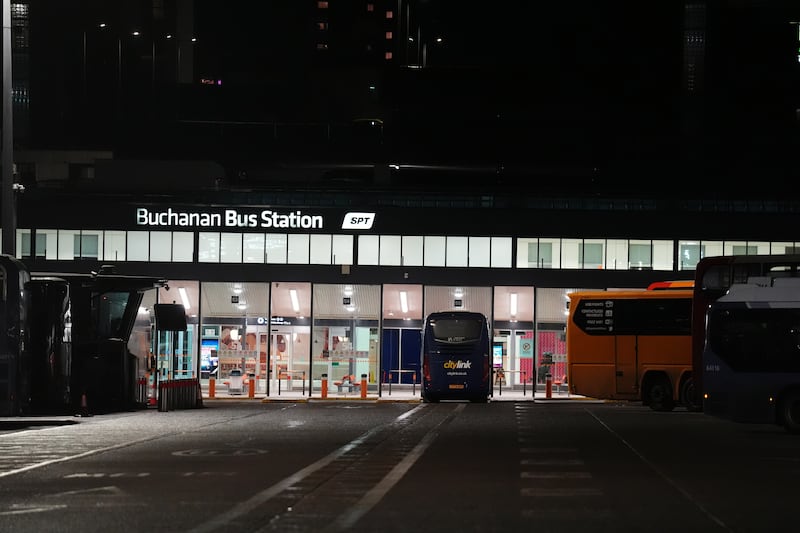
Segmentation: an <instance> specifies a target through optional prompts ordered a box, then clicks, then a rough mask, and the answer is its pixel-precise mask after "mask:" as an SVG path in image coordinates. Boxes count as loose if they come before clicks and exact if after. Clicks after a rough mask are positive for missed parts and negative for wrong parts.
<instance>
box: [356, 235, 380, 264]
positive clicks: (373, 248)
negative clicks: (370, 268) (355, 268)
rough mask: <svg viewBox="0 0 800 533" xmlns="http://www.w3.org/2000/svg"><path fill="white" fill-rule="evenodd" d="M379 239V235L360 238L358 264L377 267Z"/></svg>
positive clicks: (361, 236) (360, 236)
mask: <svg viewBox="0 0 800 533" xmlns="http://www.w3.org/2000/svg"><path fill="white" fill-rule="evenodd" d="M379 242H380V241H379V238H378V236H377V235H359V236H358V264H359V265H377V264H378V250H379V246H378V243H379Z"/></svg>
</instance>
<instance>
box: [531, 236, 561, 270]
mask: <svg viewBox="0 0 800 533" xmlns="http://www.w3.org/2000/svg"><path fill="white" fill-rule="evenodd" d="M560 249H561V239H553V238H541V239H539V257H538V258H537V260H536V264H537V265H538V266H539V268H561V263H562V260H561V254H560V253H559V251H560Z"/></svg>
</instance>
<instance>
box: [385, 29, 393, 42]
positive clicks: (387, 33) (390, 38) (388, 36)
mask: <svg viewBox="0 0 800 533" xmlns="http://www.w3.org/2000/svg"><path fill="white" fill-rule="evenodd" d="M386 40H387V41H390V40H392V32H390V31H387V32H386Z"/></svg>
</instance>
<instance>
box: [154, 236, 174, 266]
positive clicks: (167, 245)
mask: <svg viewBox="0 0 800 533" xmlns="http://www.w3.org/2000/svg"><path fill="white" fill-rule="evenodd" d="M150 261H165V262H169V261H172V232H169V231H151V232H150Z"/></svg>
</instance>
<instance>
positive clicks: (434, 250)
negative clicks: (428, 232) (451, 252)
mask: <svg viewBox="0 0 800 533" xmlns="http://www.w3.org/2000/svg"><path fill="white" fill-rule="evenodd" d="M446 242H447V239H446V238H445V237H433V236H427V237H425V248H424V263H425V266H428V267H434V266H438V267H443V266H445V249H446V248H447V246H446Z"/></svg>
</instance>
